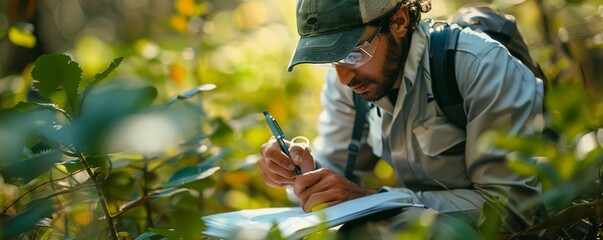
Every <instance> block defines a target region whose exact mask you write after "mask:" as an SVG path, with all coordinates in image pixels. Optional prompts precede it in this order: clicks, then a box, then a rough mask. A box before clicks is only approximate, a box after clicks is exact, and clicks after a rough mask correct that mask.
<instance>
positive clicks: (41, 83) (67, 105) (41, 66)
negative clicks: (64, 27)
mask: <svg viewBox="0 0 603 240" xmlns="http://www.w3.org/2000/svg"><path fill="white" fill-rule="evenodd" d="M81 75H82V69H81V68H80V66H79V64H78V63H77V62H75V61H73V60H72V59H71V57H69V56H67V55H65V54H54V55H42V56H40V57H39V58H38V59H37V60H36V62H35V63H34V68H33V70H32V71H31V76H32V77H33V79H34V80H35V81H34V84H33V85H34V88H35V89H36V90H38V92H39V94H40V96H42V97H44V98H46V99H49V100H51V101H52V102H53V103H55V104H56V105H58V106H59V108H61V109H65V111H66V112H67V113H70V114H74V113H75V110H76V109H77V103H78V98H79V96H78V85H79V82H80V80H81Z"/></svg>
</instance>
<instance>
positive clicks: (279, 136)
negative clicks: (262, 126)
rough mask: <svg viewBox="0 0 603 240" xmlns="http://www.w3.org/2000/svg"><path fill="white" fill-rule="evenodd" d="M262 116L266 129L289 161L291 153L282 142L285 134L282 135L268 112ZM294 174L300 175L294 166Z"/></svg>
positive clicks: (299, 171)
mask: <svg viewBox="0 0 603 240" xmlns="http://www.w3.org/2000/svg"><path fill="white" fill-rule="evenodd" d="M264 116H266V122H267V123H268V127H270V131H272V134H273V135H274V137H275V138H276V141H277V142H278V144H279V145H280V146H281V151H283V152H284V153H285V154H286V155H287V157H289V159H291V153H290V152H289V149H288V148H287V144H285V140H284V138H285V133H283V130H281V127H279V126H278V123H277V122H276V119H274V117H272V115H270V113H268V111H264ZM291 161H293V159H291ZM295 174H297V175H301V170H300V169H299V166H297V165H295Z"/></svg>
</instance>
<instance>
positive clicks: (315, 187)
mask: <svg viewBox="0 0 603 240" xmlns="http://www.w3.org/2000/svg"><path fill="white" fill-rule="evenodd" d="M294 180H295V182H294V184H293V191H294V193H295V195H297V197H298V198H299V201H300V205H301V207H302V208H303V209H304V211H306V212H310V211H313V210H318V209H319V208H323V207H330V206H333V205H336V204H339V203H341V202H345V201H348V200H352V199H356V198H360V197H364V196H368V195H371V194H375V193H376V192H377V191H376V190H371V189H365V188H362V187H360V186H358V185H356V184H355V183H353V182H350V181H349V180H347V179H346V178H345V177H343V176H341V175H339V174H337V173H335V172H333V171H331V170H330V169H326V168H322V169H318V170H316V171H312V172H308V173H305V174H303V175H301V176H297V178H295V179H294ZM316 207H318V208H317V209H315V208H316Z"/></svg>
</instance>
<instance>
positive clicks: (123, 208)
mask: <svg viewBox="0 0 603 240" xmlns="http://www.w3.org/2000/svg"><path fill="white" fill-rule="evenodd" d="M188 191H189V190H188V189H186V188H171V189H163V190H159V191H156V192H153V193H150V194H149V195H147V196H143V197H141V198H138V199H135V200H133V201H130V202H127V203H126V204H124V205H122V206H121V207H120V208H119V211H120V212H125V211H128V210H130V209H132V208H135V207H138V206H141V205H143V204H145V203H146V202H148V201H151V200H154V199H157V198H164V197H171V196H173V195H175V194H178V193H181V192H188Z"/></svg>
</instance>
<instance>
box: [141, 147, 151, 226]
mask: <svg viewBox="0 0 603 240" xmlns="http://www.w3.org/2000/svg"><path fill="white" fill-rule="evenodd" d="M145 158H146V157H145ZM145 160H146V159H145ZM148 170H149V164H148V163H147V162H146V161H145V164H144V167H143V168H142V181H143V184H142V196H143V197H144V196H147V195H149V186H148V185H149V184H148V181H147V179H148V177H149V176H148V175H149V171H148ZM144 209H145V210H146V213H147V228H149V227H153V218H152V216H151V204H150V203H149V202H146V203H144Z"/></svg>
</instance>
